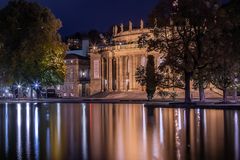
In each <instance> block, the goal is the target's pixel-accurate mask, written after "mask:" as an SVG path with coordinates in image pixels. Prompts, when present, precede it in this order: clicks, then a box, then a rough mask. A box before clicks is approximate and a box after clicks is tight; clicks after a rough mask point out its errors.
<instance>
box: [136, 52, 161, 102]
mask: <svg viewBox="0 0 240 160" xmlns="http://www.w3.org/2000/svg"><path fill="white" fill-rule="evenodd" d="M135 78H136V81H137V83H138V84H140V85H141V86H142V87H143V86H146V92H147V97H148V99H149V100H151V99H152V98H153V95H154V93H155V91H156V87H157V84H158V81H160V80H162V79H161V76H160V75H158V72H156V69H155V64H154V56H153V55H148V56H147V65H146V68H145V67H144V66H139V67H137V70H136V73H135Z"/></svg>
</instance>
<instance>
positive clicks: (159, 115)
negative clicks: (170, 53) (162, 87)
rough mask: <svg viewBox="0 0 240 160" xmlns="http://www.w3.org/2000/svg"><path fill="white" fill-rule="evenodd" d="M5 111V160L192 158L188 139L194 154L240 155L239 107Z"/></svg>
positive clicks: (0, 120)
mask: <svg viewBox="0 0 240 160" xmlns="http://www.w3.org/2000/svg"><path fill="white" fill-rule="evenodd" d="M12 106H14V107H12ZM0 113H2V114H3V116H2V117H0V126H1V127H2V130H0V135H4V136H1V137H0V159H6V158H11V155H13V157H12V159H41V158H42V157H44V158H46V159H69V158H70V159H71V158H72V159H106V160H113V159H120V160H121V159H126V160H132V159H138V160H142V159H143V160H148V159H149V160H151V159H156V160H162V159H173V160H175V159H186V158H187V157H188V155H187V154H188V152H187V151H186V148H187V143H190V144H191V147H190V149H189V150H190V156H189V157H191V159H228V158H226V157H224V156H227V155H231V156H232V158H230V159H233V157H234V158H235V159H239V158H240V157H239V152H238V151H239V148H240V146H239V113H240V112H239V111H233V110H211V109H209V110H202V109H191V110H189V112H188V111H187V110H185V109H178V108H164V109H163V108H155V109H153V112H151V111H150V112H149V108H147V107H144V106H142V105H132V104H131V105H128V104H124V105H121V104H117V105H112V104H104V105H101V104H91V107H90V108H89V104H81V105H79V104H70V105H69V104H60V103H58V104H50V105H49V106H47V107H46V106H44V107H43V106H41V105H38V107H36V106H33V105H32V104H28V103H27V104H5V105H3V106H2V107H0ZM46 113H49V115H50V117H49V118H46V116H45V114H46ZM149 113H151V114H149ZM152 113H153V114H152ZM187 114H190V118H187ZM15 117H16V118H15ZM201 118H202V119H201ZM188 120H189V123H190V125H189V124H187V121H188ZM11 126H16V128H15V127H11ZM186 126H190V129H189V130H187V129H186ZM187 132H190V133H187ZM187 135H190V139H189V141H190V142H187V140H188V139H187V138H186V136H187ZM14 136H15V137H14ZM226 136H228V137H226ZM10 137H14V138H10ZM12 139H13V140H12ZM15 139H16V141H15ZM225 144H227V145H226V146H225ZM1 146H2V147H1ZM12 146H16V147H12ZM12 148H13V149H12ZM223 152H229V154H227V153H226V154H223ZM197 156H199V157H200V158H199V157H198V158H196V157H197Z"/></svg>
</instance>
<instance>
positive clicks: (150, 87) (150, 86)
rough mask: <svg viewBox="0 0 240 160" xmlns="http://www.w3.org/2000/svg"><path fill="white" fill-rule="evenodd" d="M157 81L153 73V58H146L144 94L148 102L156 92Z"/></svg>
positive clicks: (150, 56) (149, 56)
mask: <svg viewBox="0 0 240 160" xmlns="http://www.w3.org/2000/svg"><path fill="white" fill-rule="evenodd" d="M156 86H157V80H156V73H155V64H154V56H153V55H148V56H147V66H146V92H147V97H148V100H151V99H152V98H153V95H154V93H155V91H156Z"/></svg>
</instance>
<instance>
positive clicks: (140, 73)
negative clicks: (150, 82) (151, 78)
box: [135, 65, 146, 90]
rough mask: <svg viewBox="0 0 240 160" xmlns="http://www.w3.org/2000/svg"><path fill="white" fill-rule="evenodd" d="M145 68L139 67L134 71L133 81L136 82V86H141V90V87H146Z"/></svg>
mask: <svg viewBox="0 0 240 160" xmlns="http://www.w3.org/2000/svg"><path fill="white" fill-rule="evenodd" d="M145 72H146V71H145V68H144V66H142V65H140V66H138V67H137V69H136V73H135V79H136V82H137V83H138V84H140V86H142V90H143V86H145V85H146V75H145Z"/></svg>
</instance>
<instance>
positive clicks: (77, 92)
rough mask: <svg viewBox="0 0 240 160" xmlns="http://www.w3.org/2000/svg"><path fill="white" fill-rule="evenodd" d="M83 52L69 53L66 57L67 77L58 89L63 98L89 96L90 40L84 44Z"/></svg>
mask: <svg viewBox="0 0 240 160" xmlns="http://www.w3.org/2000/svg"><path fill="white" fill-rule="evenodd" d="M82 46H83V47H82V49H81V50H72V51H67V53H66V56H65V64H66V77H65V80H64V84H63V85H61V86H60V87H59V88H58V93H60V94H61V96H62V97H85V96H88V95H89V83H90V74H89V72H90V59H89V56H88V47H89V42H88V40H84V41H83V42H82Z"/></svg>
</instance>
